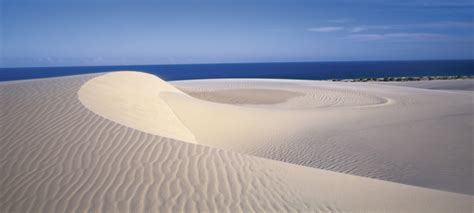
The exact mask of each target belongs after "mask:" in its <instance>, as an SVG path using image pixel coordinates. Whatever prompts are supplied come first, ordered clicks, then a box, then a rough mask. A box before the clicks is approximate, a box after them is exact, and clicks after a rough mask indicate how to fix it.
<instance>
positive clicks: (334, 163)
mask: <svg viewBox="0 0 474 213" xmlns="http://www.w3.org/2000/svg"><path fill="white" fill-rule="evenodd" d="M172 84H173V85H175V86H177V87H179V88H182V89H184V90H185V91H191V90H193V91H199V92H200V93H201V94H202V93H206V92H207V99H208V100H210V98H209V97H212V98H213V101H214V102H220V103H228V102H229V101H234V103H236V104H240V105H238V106H236V105H229V104H219V103H212V102H208V101H199V100H196V99H192V98H189V97H184V96H179V95H173V96H170V97H167V98H165V100H166V101H167V102H168V103H169V104H170V106H172V108H173V111H174V112H175V113H176V114H177V115H178V117H180V119H181V120H182V121H183V123H184V124H185V125H186V126H187V127H188V128H189V129H190V130H191V131H192V132H193V133H194V135H195V136H196V139H197V141H199V143H205V144H207V145H211V146H214V147H221V148H225V149H230V150H234V151H238V152H243V153H249V154H252V155H256V156H261V157H265V158H270V159H275V160H280V161H286V162H290V163H293V164H299V165H305V166H310V167H314V168H322V169H328V170H333V171H338V172H343V173H349V174H355V175H360V176H365V177H371V178H376V179H382V180H389V181H395V182H399V183H405V184H410V185H417V186H423V187H429V188H434V189H441V190H447V191H453V192H461V193H466V194H473V188H472V186H473V185H474V183H473V180H474V178H473V162H474V159H473V155H472V153H473V149H472V147H473V131H472V130H473V128H474V127H473V124H474V115H473V110H474V109H473V98H474V93H471V92H456V91H436V90H424V89H423V90H422V89H417V88H408V87H395V86H385V85H376V84H367V83H345V82H327V81H295V80H230V79H227V80H224V79H222V80H193V81H181V82H172ZM228 89H233V90H236V89H240V90H246V89H252V90H255V89H266V90H271V89H278V90H288V91H294V92H299V93H302V94H304V95H299V96H297V97H293V98H290V99H288V100H287V101H286V102H281V103H276V104H260V105H255V104H254V102H252V103H248V104H245V101H246V100H247V98H246V97H245V96H236V95H231V96H229V97H224V96H222V95H221V94H219V95H214V94H215V93H216V92H220V91H226V90H228ZM190 94H193V93H190ZM257 95H258V94H257ZM267 95H272V94H270V93H269V94H267ZM200 96H202V95H200ZM262 96H264V95H262ZM198 98H200V97H198ZM239 98H240V99H239ZM267 98H268V97H267ZM186 103H193V104H192V105H193V109H192V110H189V108H188V107H186V106H187V105H189V104H186ZM206 117H212V119H205V118H206ZM229 135H231V137H229Z"/></svg>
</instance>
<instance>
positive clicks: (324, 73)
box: [0, 60, 474, 81]
mask: <svg viewBox="0 0 474 213" xmlns="http://www.w3.org/2000/svg"><path fill="white" fill-rule="evenodd" d="M119 70H134V71H143V72H147V73H151V74H154V75H157V76H159V77H161V78H162V79H164V80H187V79H206V78H279V79H309V80H327V79H352V78H379V77H400V76H453V75H474V60H436V61H434V60H431V61H357V62H285V63H238V64H186V65H127V66H84V67H80V66H78V67H29V68H0V81H10V80H22V79H35V78H48V77H57V76H68V75H79V74H86V73H98V72H108V71H119Z"/></svg>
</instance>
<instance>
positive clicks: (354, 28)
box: [349, 27, 367, 33]
mask: <svg viewBox="0 0 474 213" xmlns="http://www.w3.org/2000/svg"><path fill="white" fill-rule="evenodd" d="M365 30H367V28H366V27H352V28H350V29H349V32H351V33H358V32H362V31H365Z"/></svg>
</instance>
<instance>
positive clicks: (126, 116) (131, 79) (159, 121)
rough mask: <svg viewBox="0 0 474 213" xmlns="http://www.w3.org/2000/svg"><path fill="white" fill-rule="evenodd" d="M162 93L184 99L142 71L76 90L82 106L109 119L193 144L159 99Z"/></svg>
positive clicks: (114, 75) (106, 78)
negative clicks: (169, 93)
mask: <svg viewBox="0 0 474 213" xmlns="http://www.w3.org/2000/svg"><path fill="white" fill-rule="evenodd" d="M161 92H171V93H174V94H178V95H183V96H187V95H186V94H184V93H183V92H181V91H180V90H178V89H176V88H174V87H173V86H171V85H169V84H168V83H166V82H165V81H163V80H161V79H160V78H158V77H156V76H154V75H151V74H147V73H141V72H132V71H122V72H114V73H108V74H105V75H102V76H98V77H95V78H93V79H91V80H89V81H87V82H86V83H85V84H84V85H83V86H82V87H81V88H80V89H79V91H78V95H79V100H80V101H81V103H82V104H83V105H84V106H85V107H86V108H88V109H89V110H91V111H93V112H94V113H96V114H98V115H100V116H103V117H105V118H107V119H109V120H112V121H114V122H117V123H119V124H122V125H124V126H128V127H131V128H135V129H138V130H140V131H143V132H146V133H150V134H154V135H160V136H163V137H168V138H173V139H176V140H182V141H186V142H190V143H196V139H195V137H194V135H193V134H192V133H191V131H189V129H188V128H186V126H184V125H183V123H182V122H181V121H180V120H179V118H178V117H176V115H175V114H174V113H173V111H172V110H171V109H170V107H169V106H168V105H167V104H166V102H164V101H163V100H162V99H161V98H160V93H161Z"/></svg>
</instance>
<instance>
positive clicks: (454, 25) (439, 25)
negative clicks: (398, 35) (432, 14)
mask: <svg viewBox="0 0 474 213" xmlns="http://www.w3.org/2000/svg"><path fill="white" fill-rule="evenodd" d="M356 28H357V29H364V30H408V29H471V28H474V22H467V21H438V22H430V23H419V24H394V25H361V26H356V27H353V28H352V29H356ZM356 31H357V30H356ZM361 31H363V30H360V31H358V32H361Z"/></svg>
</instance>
